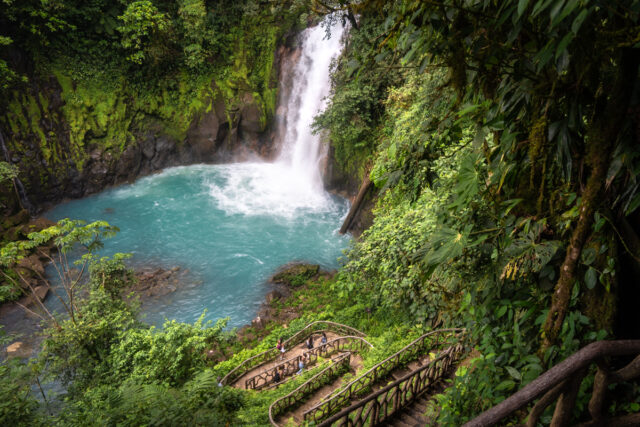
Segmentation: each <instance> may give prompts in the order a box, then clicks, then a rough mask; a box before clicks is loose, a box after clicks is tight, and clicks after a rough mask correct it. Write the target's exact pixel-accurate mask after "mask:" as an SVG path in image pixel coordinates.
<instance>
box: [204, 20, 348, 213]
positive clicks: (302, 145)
mask: <svg viewBox="0 0 640 427" xmlns="http://www.w3.org/2000/svg"><path fill="white" fill-rule="evenodd" d="M336 21H339V20H336ZM343 31H344V28H343V27H342V25H341V23H340V22H336V23H334V24H333V26H332V28H331V38H329V39H326V38H325V34H326V31H325V28H324V27H323V26H322V25H317V26H315V27H312V28H308V29H307V30H305V31H304V32H303V33H302V34H301V41H302V44H301V57H300V59H299V61H298V62H297V63H296V65H295V67H294V69H293V70H292V72H293V73H294V75H293V80H292V81H293V84H292V87H291V91H290V93H289V94H288V95H287V96H281V98H280V99H279V103H280V104H281V105H282V104H286V105H287V111H288V117H287V120H286V121H287V124H286V127H285V129H283V130H281V131H280V132H279V139H280V146H281V150H280V155H279V156H278V158H277V160H276V161H275V162H273V163H260V162H252V163H236V164H231V165H223V166H219V172H220V173H221V176H222V177H223V178H224V179H223V180H216V183H209V184H208V186H209V194H210V196H211V197H212V198H213V199H214V201H215V203H216V206H217V208H218V209H221V210H223V211H224V212H225V213H226V214H228V215H233V214H243V215H273V216H280V217H284V218H293V217H298V216H300V215H306V214H309V213H314V212H328V211H334V210H335V209H337V207H336V205H335V203H334V202H333V201H332V198H331V197H330V196H329V195H328V194H327V193H326V192H325V190H324V188H323V183H322V176H321V172H320V163H321V162H322V160H323V158H324V156H325V154H326V149H324V147H323V144H322V141H321V138H320V135H314V134H313V133H312V130H311V125H312V123H313V118H314V116H315V115H317V114H318V113H319V112H321V111H322V109H324V107H325V105H326V97H327V96H328V95H329V90H330V86H331V82H330V75H329V72H330V64H331V61H332V59H333V58H336V57H337V56H338V55H339V54H340V51H341V50H342V42H341V38H342V34H343ZM219 181H223V183H220V182H219Z"/></svg>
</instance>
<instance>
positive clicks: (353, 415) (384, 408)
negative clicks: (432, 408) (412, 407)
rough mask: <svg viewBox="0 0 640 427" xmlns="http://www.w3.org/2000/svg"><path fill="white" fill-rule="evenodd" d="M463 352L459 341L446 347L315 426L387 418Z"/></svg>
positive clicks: (358, 426)
mask: <svg viewBox="0 0 640 427" xmlns="http://www.w3.org/2000/svg"><path fill="white" fill-rule="evenodd" d="M464 352H465V349H464V346H463V344H462V343H457V344H455V345H453V346H451V347H449V348H447V349H446V350H444V351H443V352H441V353H440V354H439V355H438V356H437V357H436V358H435V359H433V360H432V361H430V362H429V363H428V364H426V365H424V366H422V367H420V368H418V369H416V370H415V371H412V372H410V373H408V374H407V375H405V376H404V377H402V378H400V379H399V380H397V381H394V382H393V383H391V384H389V385H387V386H386V387H383V388H381V389H380V390H378V391H377V392H375V393H372V394H370V395H369V396H367V397H366V398H365V399H363V400H361V401H359V402H357V403H355V404H353V405H351V406H349V407H348V408H345V409H343V410H342V411H340V412H339V413H337V414H335V415H333V416H332V417H330V418H328V419H327V420H325V421H323V422H322V423H319V424H318V427H328V426H348V427H351V426H355V427H364V426H375V425H378V424H381V423H383V422H385V421H387V420H389V418H391V417H392V416H394V415H395V414H396V413H398V412H399V411H401V410H402V409H403V408H404V407H405V406H408V405H409V404H410V403H412V401H413V400H414V399H415V398H416V397H418V396H419V395H420V394H422V393H424V392H426V391H427V390H429V389H430V388H431V387H432V386H433V385H435V384H436V383H437V382H439V381H440V380H441V379H442V378H443V377H444V376H445V375H446V374H447V372H448V371H449V369H450V368H451V367H452V366H453V365H454V364H455V363H456V362H457V361H458V359H459V358H460V356H461V355H462V354H464Z"/></svg>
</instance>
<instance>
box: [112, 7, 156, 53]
mask: <svg viewBox="0 0 640 427" xmlns="http://www.w3.org/2000/svg"><path fill="white" fill-rule="evenodd" d="M118 19H120V20H121V21H122V25H121V26H119V27H118V28H117V29H118V31H119V32H120V33H121V34H122V42H121V43H122V47H123V48H125V49H127V50H129V51H131V53H130V54H129V56H127V59H128V60H129V61H131V62H133V63H136V64H142V63H143V62H144V60H145V59H149V60H151V61H153V62H154V63H157V62H158V60H159V59H160V54H159V53H158V52H157V51H156V50H154V47H153V46H152V45H151V42H156V43H157V39H158V38H159V37H161V34H162V32H163V31H164V30H166V29H167V26H168V23H167V19H166V16H165V15H164V14H163V13H161V12H159V11H158V9H157V8H156V7H155V6H154V5H153V3H152V2H151V1H150V0H139V1H134V2H132V3H129V5H128V6H127V9H126V10H125V11H124V14H122V16H119V17H118Z"/></svg>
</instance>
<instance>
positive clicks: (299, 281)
mask: <svg viewBox="0 0 640 427" xmlns="http://www.w3.org/2000/svg"><path fill="white" fill-rule="evenodd" d="M319 271H320V266H319V265H318V264H303V263H292V264H287V265H285V266H284V267H283V268H282V269H281V270H280V271H278V272H277V273H276V274H274V275H273V276H271V278H270V279H269V281H270V282H272V283H281V284H286V285H289V286H294V287H295V286H302V285H304V284H305V283H306V282H307V280H309V279H311V278H312V277H314V276H316V275H317V274H318V272H319Z"/></svg>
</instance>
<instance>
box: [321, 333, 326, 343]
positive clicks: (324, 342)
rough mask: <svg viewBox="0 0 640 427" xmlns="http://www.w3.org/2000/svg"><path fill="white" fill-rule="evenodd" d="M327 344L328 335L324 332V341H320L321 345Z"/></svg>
mask: <svg viewBox="0 0 640 427" xmlns="http://www.w3.org/2000/svg"><path fill="white" fill-rule="evenodd" d="M326 343H327V334H325V333H324V332H323V333H322V339H320V344H326Z"/></svg>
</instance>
